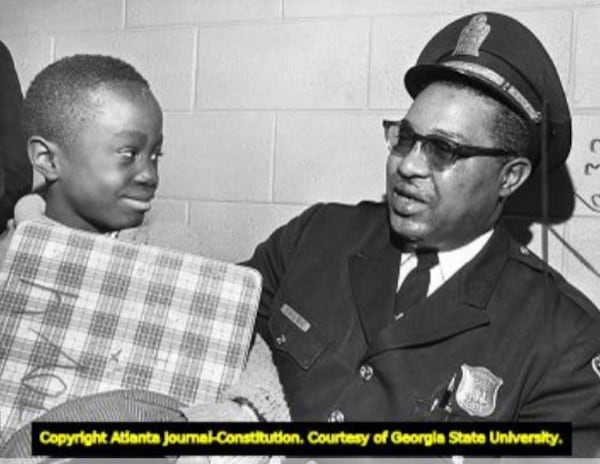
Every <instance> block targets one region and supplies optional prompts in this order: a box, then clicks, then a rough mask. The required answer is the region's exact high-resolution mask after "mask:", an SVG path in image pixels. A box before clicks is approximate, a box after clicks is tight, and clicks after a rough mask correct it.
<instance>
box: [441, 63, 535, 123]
mask: <svg viewBox="0 0 600 464" xmlns="http://www.w3.org/2000/svg"><path fill="white" fill-rule="evenodd" d="M440 64H441V65H443V66H446V67H448V68H452V69H456V70H457V71H463V72H468V73H470V74H475V75H476V76H479V77H480V78H483V79H485V80H487V81H489V82H492V83H493V84H495V85H497V86H498V87H500V88H501V89H502V91H503V92H506V93H507V94H509V95H510V96H511V97H512V98H513V99H514V100H515V101H516V102H517V103H518V104H519V105H520V106H521V108H523V110H524V111H525V113H526V114H527V116H529V119H531V121H533V122H534V123H536V124H537V123H539V122H540V121H541V120H542V114H541V113H540V112H539V111H537V110H536V109H535V107H534V106H533V105H532V104H531V103H530V102H529V100H527V98H525V96H524V95H523V94H522V93H521V92H519V90H518V89H517V88H516V87H515V86H514V85H512V84H511V83H510V82H509V81H507V80H506V79H504V77H502V76H501V75H500V74H498V73H497V72H496V71H493V70H491V69H490V68H486V67H485V66H481V65H480V64H477V63H471V62H467V61H458V60H451V61H445V62H443V63H440Z"/></svg>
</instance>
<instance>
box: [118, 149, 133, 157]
mask: <svg viewBox="0 0 600 464" xmlns="http://www.w3.org/2000/svg"><path fill="white" fill-rule="evenodd" d="M119 156H122V157H123V158H129V159H133V158H135V157H136V156H137V152H136V151H135V150H129V149H127V150H121V151H120V152H119Z"/></svg>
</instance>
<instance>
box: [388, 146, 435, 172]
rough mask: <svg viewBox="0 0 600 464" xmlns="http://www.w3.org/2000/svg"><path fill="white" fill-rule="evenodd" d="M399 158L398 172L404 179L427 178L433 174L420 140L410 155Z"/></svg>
mask: <svg viewBox="0 0 600 464" xmlns="http://www.w3.org/2000/svg"><path fill="white" fill-rule="evenodd" d="M398 158H399V159H398V164H397V166H396V171H397V172H398V174H400V175H401V176H403V177H427V176H428V175H429V174H430V172H431V169H430V167H429V162H428V160H427V155H426V153H425V151H424V150H423V144H422V142H421V141H420V140H417V141H415V144H414V145H413V147H412V148H411V149H410V151H409V152H408V153H406V154H405V155H402V156H398Z"/></svg>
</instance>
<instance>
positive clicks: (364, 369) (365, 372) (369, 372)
mask: <svg viewBox="0 0 600 464" xmlns="http://www.w3.org/2000/svg"><path fill="white" fill-rule="evenodd" d="M358 372H359V373H360V376H361V377H362V379H363V380H364V381H365V382H368V381H369V380H371V378H372V377H373V368H372V367H371V366H369V365H368V364H363V365H362V366H360V369H359V370H358Z"/></svg>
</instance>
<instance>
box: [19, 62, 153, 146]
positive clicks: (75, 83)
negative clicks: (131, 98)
mask: <svg viewBox="0 0 600 464" xmlns="http://www.w3.org/2000/svg"><path fill="white" fill-rule="evenodd" d="M122 82H131V83H136V84H139V85H140V86H142V87H145V88H147V89H148V90H149V89H150V85H149V84H148V81H146V79H144V78H143V77H142V76H141V74H140V73H139V72H137V71H136V69H135V68H134V67H133V66H131V65H130V64H128V63H126V62H124V61H122V60H120V59H118V58H114V57H112V56H104V55H73V56H68V57H65V58H62V59H60V60H58V61H55V62H54V63H52V64H50V65H49V66H47V67H46V68H44V69H43V70H42V71H41V72H40V73H39V74H38V75H37V76H36V77H35V78H34V79H33V81H32V82H31V85H30V86H29V89H28V90H27V94H26V96H25V101H24V111H23V113H24V119H25V121H24V123H25V124H24V125H25V132H26V135H27V138H29V137H32V136H34V135H39V136H42V137H44V138H46V139H48V140H51V141H53V142H56V143H68V142H70V141H72V140H73V137H74V136H75V135H76V133H77V130H78V129H79V127H80V126H81V124H82V123H83V122H85V121H86V120H88V118H89V117H90V116H91V115H92V114H93V111H94V106H93V105H92V104H91V101H90V98H89V97H90V94H91V92H92V91H94V90H96V89H98V88H99V87H101V86H104V85H110V84H114V83H122Z"/></svg>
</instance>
